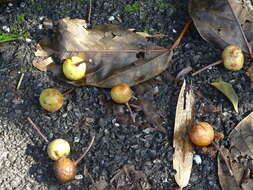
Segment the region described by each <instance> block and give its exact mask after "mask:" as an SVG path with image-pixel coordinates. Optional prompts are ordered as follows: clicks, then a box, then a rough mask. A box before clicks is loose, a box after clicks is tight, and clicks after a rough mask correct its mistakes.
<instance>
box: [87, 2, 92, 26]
mask: <svg viewBox="0 0 253 190" xmlns="http://www.w3.org/2000/svg"><path fill="white" fill-rule="evenodd" d="M91 6H92V0H90V3H89V14H88V23H89V25H90V20H91Z"/></svg>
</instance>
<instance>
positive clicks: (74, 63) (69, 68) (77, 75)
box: [63, 56, 86, 80]
mask: <svg viewBox="0 0 253 190" xmlns="http://www.w3.org/2000/svg"><path fill="white" fill-rule="evenodd" d="M84 61H85V60H84V59H83V58H81V57H78V56H72V57H70V58H68V59H66V60H65V61H64V63H63V73H64V75H65V77H66V78H68V79H69V80H79V79H81V78H83V77H84V76H85V72H86V63H85V62H84Z"/></svg>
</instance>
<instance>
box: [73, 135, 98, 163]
mask: <svg viewBox="0 0 253 190" xmlns="http://www.w3.org/2000/svg"><path fill="white" fill-rule="evenodd" d="M94 140H95V136H93V137H92V139H91V142H90V144H89V146H88V148H87V149H86V150H85V152H84V153H83V154H82V155H81V156H80V157H79V158H78V159H77V160H76V161H75V165H77V164H78V163H79V162H80V161H81V160H82V159H83V158H84V157H85V156H86V154H87V153H88V152H89V150H90V148H91V147H92V145H93V143H94Z"/></svg>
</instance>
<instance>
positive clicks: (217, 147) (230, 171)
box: [212, 142, 234, 176]
mask: <svg viewBox="0 0 253 190" xmlns="http://www.w3.org/2000/svg"><path fill="white" fill-rule="evenodd" d="M212 145H213V146H214V147H215V149H216V150H217V151H218V152H219V153H220V155H221V157H222V159H223V160H224V162H225V164H226V166H227V169H228V171H229V173H230V175H231V176H234V174H233V171H232V169H231V167H230V164H229V162H228V160H227V158H226V156H225V155H224V154H223V152H222V150H221V149H220V147H219V146H218V145H217V144H216V143H215V142H212Z"/></svg>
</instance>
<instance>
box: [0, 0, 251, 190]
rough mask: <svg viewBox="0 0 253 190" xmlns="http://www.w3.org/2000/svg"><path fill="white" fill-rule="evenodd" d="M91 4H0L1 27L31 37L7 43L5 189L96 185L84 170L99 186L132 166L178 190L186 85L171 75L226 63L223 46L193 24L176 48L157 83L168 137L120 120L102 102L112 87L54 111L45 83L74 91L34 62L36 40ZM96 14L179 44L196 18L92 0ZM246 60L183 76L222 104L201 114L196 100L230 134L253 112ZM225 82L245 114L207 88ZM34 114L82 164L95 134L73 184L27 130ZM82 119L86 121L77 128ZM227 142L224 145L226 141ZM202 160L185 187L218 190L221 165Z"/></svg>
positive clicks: (153, 0)
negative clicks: (44, 96) (175, 160)
mask: <svg viewBox="0 0 253 190" xmlns="http://www.w3.org/2000/svg"><path fill="white" fill-rule="evenodd" d="M133 3H137V4H138V6H137V10H135V11H133V10H129V7H128V8H127V5H129V4H133ZM88 4H89V3H88V1H87V0H86V1H83V0H72V1H70V0H64V1H58V0H55V1H49V0H44V1H39V0H27V1H17V2H13V3H9V4H8V3H1V4H0V12H1V14H0V30H1V31H2V32H6V31H7V32H8V30H10V31H11V32H12V33H18V34H22V35H25V36H26V40H24V41H17V42H12V43H8V44H3V45H0V86H2V88H1V89H0V98H1V101H0V158H1V159H0V166H1V167H0V174H1V175H0V176H1V177H0V189H4V190H12V189H17V190H21V189H22V190H24V189H25V190H29V189H33V190H37V189H40V190H47V189H50V190H51V189H52V190H53V189H55V190H56V189H59V190H64V189H75V190H78V189H88V187H89V185H90V184H91V180H90V179H89V178H87V177H85V176H84V170H85V169H87V171H88V172H89V173H90V175H91V176H92V177H93V178H94V179H95V180H99V179H101V178H104V179H106V180H107V181H109V180H110V179H111V178H112V177H113V176H114V175H115V173H116V171H117V170H118V169H120V168H121V167H122V166H123V165H124V164H133V165H135V166H136V168H137V169H139V170H142V171H144V172H145V174H146V176H147V178H148V181H149V183H150V184H151V186H152V189H154V190H155V189H159V190H163V189H164V190H165V189H166V190H172V189H175V188H176V183H175V180H174V174H175V172H174V171H173V169H172V154H173V148H172V134H173V125H174V116H175V108H176V101H177V95H178V90H179V86H177V85H176V84H174V82H173V81H172V80H171V79H170V77H169V75H168V72H170V73H171V74H172V75H174V76H175V75H176V74H177V73H178V72H179V71H180V70H182V69H183V68H185V67H186V66H191V67H193V69H194V70H197V69H199V68H201V67H202V66H203V65H207V64H209V63H212V62H214V61H216V60H217V59H219V56H220V50H219V49H217V48H215V47H213V46H212V45H210V44H208V43H206V42H205V41H203V40H202V39H201V37H200V36H199V34H198V33H197V31H196V29H195V28H194V27H193V26H192V27H191V28H190V31H189V33H188V34H187V35H186V37H185V38H184V39H183V41H182V42H181V44H180V46H179V48H178V49H177V50H176V51H175V53H174V57H173V64H172V65H171V66H170V67H169V68H168V71H166V72H164V73H163V74H161V76H160V78H161V79H162V82H161V83H160V84H159V85H157V87H158V89H159V91H158V94H157V95H156V100H155V103H156V106H157V108H159V109H158V110H159V111H160V112H161V113H162V114H163V115H164V116H165V128H166V129H167V131H168V138H166V136H165V135H164V134H162V133H160V132H158V131H148V130H144V129H143V128H140V127H137V126H134V125H130V126H129V125H124V124H122V125H121V124H118V123H117V122H115V116H114V115H113V114H112V113H111V110H108V108H107V107H105V106H104V105H101V103H100V100H101V98H104V97H105V98H106V97H108V94H109V91H108V90H105V89H98V88H94V87H82V88H78V89H77V90H76V91H75V92H74V93H71V94H70V95H69V96H68V97H66V100H65V103H64V106H63V108H62V109H61V110H60V111H58V112H56V113H47V112H46V111H44V110H42V109H41V108H40V106H39V103H38V96H39V94H40V92H41V91H42V90H43V89H44V88H48V87H54V88H57V89H59V90H61V91H64V90H67V89H69V88H70V87H71V86H69V85H67V84H65V83H62V82H60V81H58V80H56V79H54V78H53V77H52V75H51V74H50V73H43V72H40V71H38V70H37V69H35V68H33V67H32V66H31V65H32V62H33V59H34V50H35V44H36V43H37V41H38V40H39V39H40V38H41V36H42V35H43V34H45V33H46V32H45V30H44V28H43V26H42V25H41V24H42V22H43V21H44V20H45V19H52V20H57V19H60V18H64V17H72V18H87V15H88V9H89V6H88ZM91 13H92V14H91V25H95V24H101V23H103V24H104V23H112V24H117V25H120V26H122V27H123V28H126V29H127V28H135V29H137V30H138V31H148V32H151V33H157V32H159V33H163V34H166V35H167V37H165V38H163V39H157V40H155V42H156V43H157V44H160V45H162V46H164V47H169V46H170V45H171V44H172V43H173V40H175V38H176V36H177V34H178V32H179V31H180V30H181V29H182V28H183V26H184V24H185V23H186V22H187V20H188V19H189V16H188V14H187V3H186V2H185V1H176V0H159V1H157V0H150V1H133V0H124V1H122V0H119V1H114V0H93V1H92V12H91ZM28 34H30V35H28ZM249 64H250V62H249V61H247V62H246V66H245V69H244V70H241V71H238V72H228V71H226V70H225V69H224V68H223V67H222V66H218V67H215V68H212V69H211V70H208V71H207V72H205V73H202V74H200V75H198V76H196V77H191V76H190V75H189V76H187V77H186V79H187V80H188V82H189V83H192V84H193V86H194V88H195V89H197V90H199V91H201V92H202V93H203V94H204V96H205V97H206V98H207V99H209V100H210V101H211V102H213V104H214V105H217V106H221V105H222V112H221V113H210V114H208V115H201V114H200V112H199V109H198V108H199V107H200V105H201V104H208V102H207V100H204V99H200V98H197V103H196V107H197V119H198V120H206V121H208V122H210V123H213V124H214V126H215V129H216V130H217V131H221V132H223V133H224V135H225V136H227V135H228V133H229V132H230V131H231V130H232V129H233V127H234V126H235V125H236V124H237V123H238V122H239V121H240V120H241V119H242V118H243V117H245V116H246V115H247V114H249V113H250V112H251V111H252V110H253V104H252V103H253V102H252V98H251V93H252V87H251V84H250V81H249V80H248V78H247V77H246V76H245V70H246V68H247V67H248V66H249ZM21 73H24V80H23V82H22V84H21V87H20V89H19V90H16V86H17V83H18V80H19V78H20V76H21ZM220 76H222V77H223V79H224V81H227V82H230V83H231V84H233V86H234V87H235V90H236V91H237V92H238V95H239V97H240V107H239V113H238V114H237V113H235V112H234V111H233V108H232V106H231V104H230V102H228V100H227V99H226V98H225V97H224V96H223V95H222V94H221V93H219V92H218V91H217V90H215V89H214V88H212V87H211V86H210V85H209V82H210V81H211V80H212V79H214V78H217V77H220ZM28 116H29V117H31V118H32V119H33V121H34V122H35V123H36V124H37V125H38V126H39V127H40V128H41V129H42V131H43V133H44V134H46V136H47V137H48V138H49V139H50V140H52V139H55V138H64V139H66V140H67V141H69V142H71V148H72V155H73V158H75V159H76V158H77V157H78V155H80V154H81V152H83V151H84V149H85V147H87V146H88V144H89V141H90V139H91V136H92V135H93V134H94V133H95V134H96V140H95V143H94V146H93V147H92V148H91V151H90V152H89V154H88V155H87V157H86V158H85V159H84V160H83V161H82V162H81V163H80V164H79V165H78V176H77V179H76V180H74V181H73V182H71V183H68V184H64V185H62V184H59V183H58V182H57V181H56V180H55V178H54V176H53V173H52V172H53V171H52V164H53V162H52V161H50V160H49V158H48V157H47V153H46V144H45V143H44V142H43V140H42V139H41V138H40V137H39V136H38V135H36V134H35V132H34V130H33V129H32V128H31V127H30V125H29V123H28V122H27V120H26V118H27V117H28ZM81 120H84V121H85V122H84V123H83V124H82V125H79V122H80V121H81ZM222 143H223V144H224V145H227V143H228V142H227V141H226V138H225V140H223V142H222ZM195 160H197V162H198V164H197V162H196V161H195V162H194V165H193V172H192V176H191V179H190V184H189V186H188V187H187V188H185V189H186V190H220V189H221V188H220V186H219V182H218V176H217V168H216V159H215V158H214V157H212V156H211V155H209V154H206V153H204V152H203V151H201V150H196V151H195ZM200 161H201V163H200Z"/></svg>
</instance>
